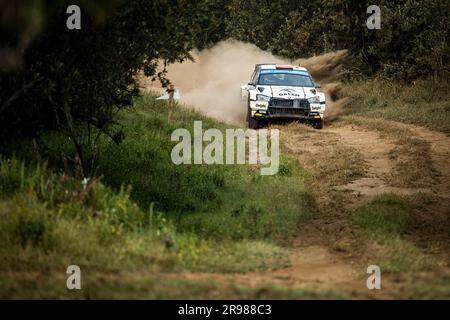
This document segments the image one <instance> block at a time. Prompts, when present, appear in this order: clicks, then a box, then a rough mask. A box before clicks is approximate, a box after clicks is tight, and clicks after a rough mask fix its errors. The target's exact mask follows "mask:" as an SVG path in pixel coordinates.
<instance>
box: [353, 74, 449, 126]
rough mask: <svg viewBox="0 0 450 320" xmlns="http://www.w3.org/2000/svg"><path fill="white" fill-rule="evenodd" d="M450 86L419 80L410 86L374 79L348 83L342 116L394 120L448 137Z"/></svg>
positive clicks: (443, 83) (445, 83) (443, 82)
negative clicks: (438, 132) (444, 133)
mask: <svg viewBox="0 0 450 320" xmlns="http://www.w3.org/2000/svg"><path fill="white" fill-rule="evenodd" d="M449 89H450V86H449V84H448V83H447V82H445V81H441V82H437V83H435V82H433V81H430V80H418V81H416V82H415V83H413V84H411V85H402V84H399V83H392V82H390V81H387V80H381V79H374V80H369V81H367V80H365V81H361V82H354V83H349V84H347V85H346V86H345V88H344V94H345V95H346V96H349V97H351V98H352V101H351V102H350V103H349V105H347V106H346V107H345V110H344V115H352V116H364V117H370V118H379V119H388V120H395V121H400V122H405V123H410V124H416V125H421V126H425V127H428V128H431V129H435V130H440V131H443V132H446V133H450V90H449Z"/></svg>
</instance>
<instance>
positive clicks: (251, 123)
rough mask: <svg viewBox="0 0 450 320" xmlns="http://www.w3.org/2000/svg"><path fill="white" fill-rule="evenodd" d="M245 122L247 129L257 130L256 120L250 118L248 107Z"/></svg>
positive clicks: (250, 111)
mask: <svg viewBox="0 0 450 320" xmlns="http://www.w3.org/2000/svg"><path fill="white" fill-rule="evenodd" d="M247 122H248V127H249V128H250V129H258V128H259V122H258V120H256V119H254V118H253V117H252V110H251V109H250V105H249V106H248V108H247Z"/></svg>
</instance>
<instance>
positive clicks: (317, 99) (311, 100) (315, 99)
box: [308, 96, 320, 103]
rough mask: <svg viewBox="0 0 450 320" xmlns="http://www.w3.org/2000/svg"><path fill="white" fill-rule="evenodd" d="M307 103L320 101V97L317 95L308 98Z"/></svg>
mask: <svg viewBox="0 0 450 320" xmlns="http://www.w3.org/2000/svg"><path fill="white" fill-rule="evenodd" d="M308 101H309V103H320V98H319V97H318V96H315V97H311V98H308Z"/></svg>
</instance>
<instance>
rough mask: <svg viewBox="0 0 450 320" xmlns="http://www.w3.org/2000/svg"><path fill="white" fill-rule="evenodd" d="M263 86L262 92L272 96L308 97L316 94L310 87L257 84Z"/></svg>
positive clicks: (285, 97)
mask: <svg viewBox="0 0 450 320" xmlns="http://www.w3.org/2000/svg"><path fill="white" fill-rule="evenodd" d="M259 87H263V88H264V91H263V92H262V94H264V95H268V96H271V97H273V98H282V99H308V98H311V97H314V96H316V95H317V92H316V90H315V88H312V87H281V86H259Z"/></svg>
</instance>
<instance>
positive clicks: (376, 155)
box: [183, 118, 450, 298]
mask: <svg viewBox="0 0 450 320" xmlns="http://www.w3.org/2000/svg"><path fill="white" fill-rule="evenodd" d="M280 129H281V138H282V143H283V144H284V146H285V147H286V148H287V149H288V150H289V151H290V152H292V153H293V154H295V155H296V157H297V158H298V160H299V161H300V163H301V164H302V166H304V167H305V169H306V170H307V171H309V172H311V173H312V174H311V179H310V181H309V182H308V188H311V190H313V191H312V194H313V196H314V199H315V200H316V204H315V206H316V211H317V212H316V214H315V216H314V218H313V219H312V220H311V221H310V222H308V223H306V224H304V225H301V226H300V227H299V231H298V237H297V239H296V240H295V241H294V244H293V246H292V248H291V249H290V251H291V253H290V262H291V263H290V266H289V267H288V268H284V269H280V270H268V271H262V272H253V273H247V274H200V273H185V274H183V277H185V278H187V279H192V280H201V279H203V280H205V279H206V280H215V281H220V282H225V283H229V284H242V285H246V286H257V285H263V284H275V285H280V286H283V287H287V288H309V289H318V290H324V291H326V290H332V291H336V292H339V293H342V294H344V295H345V296H346V297H357V298H396V297H397V298H399V297H402V295H401V293H402V292H404V290H405V288H404V287H405V286H407V285H410V284H411V279H413V278H414V277H415V278H414V279H417V274H413V273H409V272H399V273H393V274H388V275H386V276H383V290H372V291H371V290H368V289H367V287H366V279H367V277H368V275H367V274H366V268H367V266H368V265H369V264H372V263H373V264H377V257H380V252H379V250H378V251H377V246H376V244H374V243H373V242H372V241H368V240H367V238H366V237H365V236H364V235H363V234H362V232H361V230H359V229H358V227H357V226H356V225H355V224H354V222H353V221H352V218H351V216H352V212H353V210H354V209H355V208H356V207H359V206H361V205H363V204H364V203H367V202H368V201H370V200H372V199H374V198H375V197H376V196H379V195H381V194H384V193H393V194H397V195H400V196H406V197H408V201H410V202H411V204H412V205H413V206H414V205H417V206H418V207H417V208H418V209H417V210H416V211H415V213H414V221H415V226H416V227H415V228H414V229H413V230H412V231H411V232H408V234H406V235H404V239H405V241H409V243H411V244H413V245H415V246H417V247H418V248H419V250H420V251H421V252H422V253H423V254H424V255H426V256H432V258H433V259H434V260H435V261H436V267H435V268H433V269H432V270H431V271H428V273H426V272H425V273H421V276H422V278H421V279H425V280H423V281H426V279H428V277H430V278H432V277H434V276H435V275H436V273H439V274H440V275H442V274H450V273H449V269H450V268H449V267H450V260H449V252H450V243H449V241H450V240H449V239H450V234H449V230H450V205H449V204H450V201H449V200H450V199H449V198H450V138H449V137H448V136H446V135H445V134H443V133H439V132H435V131H431V130H428V129H425V128H421V127H416V126H412V125H405V124H401V123H397V122H390V121H384V120H383V121H380V120H371V119H363V118H359V119H353V120H351V121H339V122H337V123H335V124H332V125H330V126H328V127H326V128H325V129H323V130H314V129H311V128H309V127H306V126H304V125H299V124H288V125H285V126H281V127H280ZM424 199H427V202H426V206H424V205H422V204H423V201H424ZM381 256H382V253H381Z"/></svg>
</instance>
